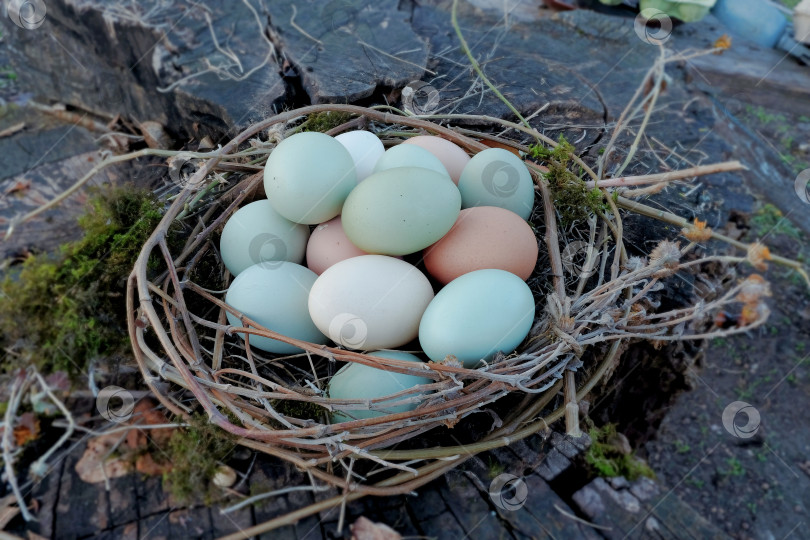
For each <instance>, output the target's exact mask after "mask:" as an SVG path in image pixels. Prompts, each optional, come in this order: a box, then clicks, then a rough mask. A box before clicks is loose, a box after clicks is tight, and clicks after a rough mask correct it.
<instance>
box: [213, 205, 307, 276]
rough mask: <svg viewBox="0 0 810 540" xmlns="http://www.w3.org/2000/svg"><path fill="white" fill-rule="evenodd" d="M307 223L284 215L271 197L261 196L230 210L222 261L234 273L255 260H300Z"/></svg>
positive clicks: (224, 229)
mask: <svg viewBox="0 0 810 540" xmlns="http://www.w3.org/2000/svg"><path fill="white" fill-rule="evenodd" d="M308 239H309V227H307V226H306V225H299V224H298V223H293V222H292V221H290V220H288V219H285V218H283V217H282V216H281V215H279V213H278V212H276V211H275V210H274V209H273V206H272V205H271V204H270V201H267V200H260V201H255V202H252V203H250V204H248V205H245V206H243V207H242V208H240V209H239V210H237V211H236V212H234V213H233V215H232V216H231V217H230V218H229V219H228V221H227V222H226V223H225V227H223V229H222V235H221V236H220V239H219V250H220V254H221V255H222V262H224V263H225V267H226V268H227V269H228V271H229V272H230V273H231V274H233V275H234V276H237V275H239V274H240V273H241V272H242V271H243V270H244V269H246V268H247V267H249V266H253V265H254V264H259V263H263V264H266V265H267V264H273V263H274V262H276V261H290V262H294V263H300V262H302V261H303V260H304V252H305V251H306V249H307V240H308Z"/></svg>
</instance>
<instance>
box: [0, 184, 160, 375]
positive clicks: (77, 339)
mask: <svg viewBox="0 0 810 540" xmlns="http://www.w3.org/2000/svg"><path fill="white" fill-rule="evenodd" d="M89 207H90V209H89V210H88V212H87V213H86V214H85V215H84V216H83V217H81V218H80V219H79V225H80V226H81V228H82V229H83V231H84V237H83V238H82V239H81V240H78V241H76V242H71V243H68V244H65V245H63V246H61V248H60V249H59V252H58V253H56V254H41V255H34V256H30V257H28V258H27V259H26V260H25V261H24V263H23V264H22V265H21V266H20V267H17V268H12V269H11V270H10V271H9V272H8V275H6V276H5V278H4V279H3V281H2V282H0V298H2V301H0V345H2V346H3V347H7V348H9V349H11V350H13V351H14V352H15V353H17V354H15V355H14V357H9V358H8V359H7V360H6V361H5V362H4V363H3V365H2V366H0V369H3V370H9V369H13V368H15V367H20V366H21V365H23V364H25V363H28V362H29V361H30V362H32V363H34V364H36V365H37V366H38V367H39V368H40V369H42V370H43V371H45V372H52V371H54V370H64V371H66V372H68V373H70V374H72V375H74V376H75V375H78V374H79V373H82V372H83V371H84V370H85V368H86V366H87V364H88V361H89V360H90V359H92V358H95V357H104V358H114V357H116V356H118V355H120V354H122V353H124V352H125V351H128V350H129V338H128V335H127V332H126V312H125V301H124V292H125V286H126V279H127V276H128V275H129V273H130V272H131V270H132V267H133V265H134V263H135V260H136V258H137V257H138V254H139V252H140V250H141V247H142V246H143V244H144V242H145V241H146V239H147V238H148V237H149V235H150V234H151V233H152V231H153V230H154V229H155V227H156V226H157V224H158V222H159V221H160V219H161V217H162V205H161V204H160V202H159V201H158V200H157V199H156V198H155V197H154V196H153V195H152V194H151V193H150V192H148V191H145V190H137V189H133V188H103V189H97V190H95V192H94V193H93V195H92V198H91V199H90V202H89ZM156 263H157V259H156V260H155V264H154V265H153V266H156Z"/></svg>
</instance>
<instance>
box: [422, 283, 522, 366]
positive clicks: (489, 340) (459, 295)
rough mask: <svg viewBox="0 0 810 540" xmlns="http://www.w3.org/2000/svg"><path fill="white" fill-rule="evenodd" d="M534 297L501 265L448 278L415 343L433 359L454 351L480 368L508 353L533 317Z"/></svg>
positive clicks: (443, 356) (427, 312)
mask: <svg viewBox="0 0 810 540" xmlns="http://www.w3.org/2000/svg"><path fill="white" fill-rule="evenodd" d="M534 313H535V305H534V297H533V296H532V291H531V289H529V286H528V285H526V283H525V282H524V281H523V280H522V279H520V278H519V277H517V276H516V275H514V274H512V273H511V272H507V271H505V270H494V269H493V270H476V271H474V272H470V273H468V274H464V275H463V276H461V277H458V278H456V279H454V280H453V281H451V282H450V283H448V284H447V285H446V286H445V287H444V288H443V289H442V290H441V291H439V294H437V295H436V296H435V298H434V299H433V300H432V301H431V302H430V304H429V305H428V307H427V309H426V310H425V313H424V315H422V320H421V322H420V323H419V343H420V344H421V345H422V349H423V350H424V351H425V354H426V355H427V356H428V357H429V358H430V359H431V360H433V361H435V362H441V361H442V360H444V359H445V357H446V356H447V355H453V356H455V357H456V358H457V359H458V360H459V361H460V362H461V363H462V364H464V367H467V368H476V367H480V362H481V360H487V361H488V360H491V359H492V358H493V357H494V356H495V354H496V353H497V352H498V351H502V352H503V353H505V354H509V353H511V352H512V351H514V350H515V348H516V347H517V346H518V345H520V343H521V342H522V341H523V340H524V339H526V336H527V335H528V334H529V330H531V327H532V323H533V322H534Z"/></svg>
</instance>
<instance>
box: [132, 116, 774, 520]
mask: <svg viewBox="0 0 810 540" xmlns="http://www.w3.org/2000/svg"><path fill="white" fill-rule="evenodd" d="M324 115H332V116H331V120H332V122H331V125H330V124H329V123H324V122H323V119H324V118H325V117H324ZM335 118H338V119H340V120H339V125H337V126H336V127H335V126H334V120H335ZM448 119H449V120H453V119H455V120H456V121H458V122H460V121H464V122H465V125H468V126H469V125H470V122H472V121H474V122H476V124H477V125H478V126H479V128H478V131H473V130H471V129H463V128H458V127H457V128H450V127H446V126H445V125H441V124H439V123H436V122H433V121H431V120H428V119H425V118H422V117H415V116H412V115H408V114H403V113H401V112H399V111H396V110H395V109H392V108H390V107H383V108H364V107H357V106H349V105H313V106H309V107H305V108H302V109H298V110H293V111H288V112H284V113H282V114H278V115H276V116H273V117H271V118H268V119H266V120H264V121H262V122H260V123H257V124H255V125H253V126H251V127H250V128H248V129H246V130H245V131H244V132H242V133H241V134H239V135H238V136H237V137H235V138H234V139H233V140H231V141H230V142H229V143H228V144H226V145H225V146H223V147H221V148H219V149H217V150H214V151H210V152H199V153H196V152H185V153H182V154H178V155H177V156H175V157H174V158H173V159H174V160H181V161H182V162H183V163H191V162H193V163H194V164H195V166H196V167H197V170H196V172H194V173H193V174H192V175H191V176H190V177H188V178H186V177H184V175H183V174H182V170H183V169H181V168H180V167H179V166H178V165H177V163H174V164H172V169H171V170H172V173H171V174H170V176H171V177H172V178H173V179H174V180H175V181H178V182H179V183H180V184H182V189H181V191H180V192H179V194H177V195H176V197H175V198H174V200H173V202H172V203H171V205H170V206H169V207H168V209H167V211H166V214H165V217H164V218H163V220H162V222H161V223H160V225H159V226H158V228H157V229H156V230H155V231H154V233H153V234H152V236H151V237H150V238H149V240H148V241H147V242H146V244H145V245H144V246H143V249H142V251H141V254H140V257H139V259H138V261H137V263H136V265H135V268H134V270H133V272H132V274H131V275H130V277H129V280H128V288H127V307H128V317H129V320H128V322H129V332H130V337H131V340H132V344H133V348H134V354H135V357H136V359H137V362H138V364H139V366H140V370H141V372H142V374H143V377H144V379H145V381H146V383H147V384H148V385H149V387H150V388H151V390H152V391H153V392H154V393H155V395H156V396H157V397H158V398H159V399H160V401H161V402H162V403H163V404H164V405H165V406H166V408H167V409H169V410H171V411H173V412H174V413H175V414H178V415H181V416H186V415H188V414H189V413H191V412H192V411H195V410H200V409H202V410H204V411H205V413H207V415H208V417H209V418H210V421H211V422H212V423H214V424H216V425H217V426H219V427H220V428H221V429H222V430H224V431H227V432H228V433H231V434H232V435H234V436H236V437H238V439H239V441H240V443H241V444H243V445H245V446H248V447H251V448H254V449H257V450H260V451H262V452H266V453H267V454H270V455H273V456H277V457H279V458H282V459H284V460H286V461H289V462H291V463H292V464H294V465H295V466H296V467H298V468H301V469H304V470H307V471H308V472H310V473H311V475H312V476H313V477H314V478H316V479H317V480H319V481H321V482H323V483H326V484H330V485H332V486H334V487H337V488H338V489H341V490H342V491H343V495H341V496H340V497H338V498H337V499H335V500H334V501H332V502H331V503H330V502H324V503H323V504H325V505H328V504H339V502H336V501H338V500H339V501H340V502H345V501H347V500H351V499H353V498H357V497H362V496H364V495H391V494H400V493H407V492H410V491H412V490H414V489H415V488H416V487H418V486H420V485H422V484H425V483H426V482H428V481H430V480H431V479H433V478H436V477H438V476H440V475H442V474H444V473H445V472H446V471H447V470H448V469H450V468H452V467H455V466H457V465H458V464H459V463H461V462H463V461H464V460H466V459H468V458H469V457H470V456H472V455H474V454H475V453H477V452H481V451H484V450H489V449H493V448H496V447H500V446H504V445H508V444H509V443H510V442H511V441H515V440H518V439H521V438H524V437H527V436H529V435H531V434H533V433H536V432H538V431H540V430H543V429H545V428H547V426H549V424H551V423H552V422H554V421H556V420H558V419H561V418H563V417H565V418H566V431H567V432H568V433H569V434H571V435H578V434H579V418H578V414H579V413H578V400H580V399H581V398H582V397H583V396H585V395H586V394H588V393H589V392H590V391H591V390H592V389H593V388H594V387H595V385H597V384H598V383H599V381H601V380H603V379H604V378H605V375H606V374H607V373H609V372H610V371H611V370H612V369H613V368H614V367H615V365H616V363H617V360H618V356H619V354H620V353H621V351H622V350H623V349H624V346H625V345H626V344H627V343H628V342H630V341H633V340H650V341H653V342H654V343H655V344H656V345H661V344H665V343H666V342H669V341H674V340H682V339H703V338H706V337H710V336H720V335H726V334H731V333H735V332H740V331H746V330H750V329H751V328H754V327H756V326H758V325H761V324H762V323H763V322H764V321H765V319H766V318H767V315H768V310H767V307H766V306H765V304H764V303H763V302H762V301H761V300H762V298H763V297H764V296H767V295H768V294H769V291H768V286H767V283H766V282H765V281H764V280H763V279H762V278H760V277H759V276H758V275H756V274H754V275H751V276H749V277H748V278H746V279H737V280H736V281H735V282H732V283H730V284H729V285H727V286H726V288H725V289H722V290H721V289H717V290H715V292H714V293H713V294H712V295H709V296H707V297H705V298H702V299H700V300H699V301H697V302H696V303H695V304H694V305H687V306H681V307H678V308H677V309H673V310H672V311H665V312H656V308H657V307H658V306H659V302H658V301H656V293H657V291H660V290H661V289H663V288H664V287H665V285H664V283H665V282H666V280H668V279H672V276H674V275H675V274H677V273H678V272H681V271H686V272H689V271H692V270H694V269H696V268H699V267H700V266H701V265H703V264H705V263H708V262H715V263H718V262H719V263H723V264H738V263H745V262H748V263H752V264H755V265H759V266H761V265H763V264H765V261H766V260H768V259H769V258H770V254H769V253H768V252H767V249H766V248H764V246H760V245H759V244H755V245H753V246H743V247H746V251H745V253H744V254H743V255H742V256H739V257H736V256H729V255H707V256H699V255H697V254H696V252H697V251H699V250H696V248H697V247H698V246H699V244H700V243H703V242H706V241H708V240H710V239H711V238H713V237H714V238H720V239H721V240H722V239H723V238H722V237H721V236H720V235H718V234H717V233H715V232H713V231H711V230H710V229H708V228H707V227H705V224H704V223H701V222H699V221H695V222H694V223H691V224H687V223H686V221H684V220H683V219H681V218H679V217H677V216H673V215H671V214H667V213H665V212H659V211H653V210H652V209H651V208H649V207H646V206H644V205H642V204H640V203H638V202H636V201H635V200H633V199H631V198H628V197H625V196H622V195H617V190H618V189H620V188H621V189H627V187H628V186H654V187H656V188H657V187H659V186H661V185H662V184H665V183H666V182H670V181H672V180H677V179H679V178H690V177H694V176H699V175H701V174H708V173H711V172H718V171H723V170H733V169H735V168H739V167H740V166H739V164H738V163H731V164H719V165H710V166H703V167H698V168H695V169H690V170H687V171H680V172H667V173H665V174H658V175H655V174H654V175H647V176H644V177H622V178H613V179H607V180H601V179H600V178H599V176H598V175H597V174H596V173H595V172H594V171H593V170H592V169H591V168H590V167H589V166H588V165H587V164H585V163H584V162H583V161H582V160H581V159H580V158H579V157H577V156H576V155H574V154H573V153H572V152H571V147H570V146H567V145H565V144H560V143H556V142H554V141H551V140H550V139H548V138H546V137H544V136H543V135H542V134H541V133H539V132H537V131H535V130H534V129H532V128H530V127H528V126H525V125H521V124H512V123H509V122H506V121H503V120H499V119H495V118H488V117H462V116H461V115H456V116H455V117H445V118H444V119H443V120H448ZM319 125H325V126H326V127H327V128H328V129H326V132H327V133H328V134H331V135H334V134H337V133H340V132H342V131H347V130H351V129H357V128H361V127H362V128H364V129H367V130H370V131H372V132H374V133H376V134H377V135H378V136H379V137H380V138H381V139H382V140H383V142H384V143H385V144H386V145H387V146H390V145H393V144H398V143H399V142H402V141H403V140H404V139H405V138H407V137H408V136H410V135H416V134H433V135H437V136H439V137H443V138H446V139H448V140H450V141H452V142H454V143H455V144H457V145H458V146H460V147H462V148H463V149H465V150H466V151H467V152H468V153H469V154H475V153H477V152H480V151H482V150H484V149H486V148H489V147H490V146H491V145H496V146H501V147H506V148H509V149H512V150H514V151H517V152H519V153H520V155H521V156H523V157H524V158H525V163H526V165H527V167H528V168H529V170H530V171H531V173H532V176H533V179H534V181H535V185H536V194H537V197H536V201H537V203H536V208H535V210H534V212H533V215H532V218H531V221H532V225H533V228H534V229H535V231H536V234H537V239H538V242H540V244H541V246H545V249H542V248H541V257H540V260H539V262H538V265H537V268H536V269H535V271H534V274H533V275H532V276H531V278H530V279H529V281H528V283H529V285H530V287H531V289H532V291H533V294H534V298H535V303H536V307H537V309H536V318H535V321H534V324H533V326H532V328H531V331H530V334H529V336H528V337H527V338H526V339H525V341H524V342H523V343H522V344H521V345H520V346H519V347H518V348H517V350H515V351H503V352H502V354H498V355H497V357H496V358H495V359H494V360H493V361H491V362H489V363H487V364H486V365H484V366H482V367H480V368H477V369H466V368H465V367H463V366H462V365H461V364H460V363H459V362H457V361H455V359H454V358H453V357H452V356H448V357H447V358H446V359H445V360H444V361H442V362H425V363H422V364H419V365H415V363H413V362H407V361H401V360H394V359H388V358H380V357H375V356H370V355H368V354H364V353H363V352H359V351H353V350H346V349H344V348H342V347H339V346H327V345H321V344H315V343H308V342H304V341H301V340H298V339H293V338H290V337H288V336H284V335H280V334H279V333H277V332H274V331H273V329H272V328H264V327H262V326H261V325H259V324H258V323H257V322H256V321H253V320H251V319H250V318H248V317H246V316H245V315H244V314H242V313H239V312H238V311H236V310H235V309H233V308H232V307H231V306H229V305H228V304H226V303H225V301H224V297H225V295H224V293H225V289H226V288H227V285H228V283H229V278H230V276H229V275H228V273H227V271H226V270H225V269H224V266H223V265H222V263H221V260H220V259H219V255H218V252H217V246H218V232H219V231H220V230H221V228H222V226H223V224H224V223H225V221H226V220H227V219H228V217H229V216H230V215H232V214H233V213H234V212H235V211H236V210H237V209H238V208H240V206H242V205H243V204H245V203H246V202H249V201H251V200H252V199H254V198H257V197H261V196H262V194H261V186H262V165H263V163H264V161H265V160H266V159H267V156H268V155H269V154H270V153H271V152H272V151H273V148H274V147H275V146H276V145H277V144H278V143H279V142H280V141H281V140H283V139H284V138H285V137H287V136H289V135H290V134H291V133H295V132H298V131H300V130H302V129H307V128H312V129H320V128H319ZM488 127H489V129H488ZM492 127H498V128H508V129H510V130H512V131H513V132H515V133H517V134H518V136H522V137H524V138H526V139H532V140H533V143H535V144H534V145H533V146H531V147H530V146H525V145H524V144H522V143H521V142H518V141H516V140H512V139H507V138H504V137H499V136H496V135H493V134H492V131H493V130H492V129H491V128H492ZM518 136H516V137H515V139H517V138H518ZM538 149H543V150H538ZM533 156H534V157H533ZM568 164H570V166H568ZM569 169H570V170H569ZM566 171H567V174H565V173H566ZM572 171H577V173H579V172H580V171H582V176H583V178H580V176H579V174H577V173H574V172H572ZM644 189H647V188H644ZM572 192H577V193H579V194H580V195H582V197H581V199H582V200H583V201H596V203H598V204H595V206H593V207H592V208H583V213H582V215H583V216H584V217H583V218H582V219H580V220H576V219H574V220H573V221H571V220H570V219H568V220H563V219H561V213H560V208H559V204H560V202H559V201H561V200H562V199H564V198H566V196H567V195H570V193H572ZM583 204H584V203H583ZM628 211H634V212H638V213H642V214H646V215H649V216H652V217H657V218H659V219H664V220H667V221H669V222H670V223H674V224H680V225H682V231H681V237H680V239H678V238H672V239H671V240H665V241H662V242H660V243H659V244H658V245H657V246H656V247H655V248H654V249H653V250H652V251H651V252H650V253H649V254H646V255H645V254H636V255H633V254H632V253H631V252H629V251H628V249H627V248H626V247H625V245H624V242H623V229H622V215H623V214H624V213H626V212H628ZM178 220H184V221H185V222H186V223H188V222H191V223H194V224H195V225H194V226H193V230H191V231H190V232H186V233H185V234H184V235H183V237H182V238H181V239H180V241H178V239H177V238H174V239H173V238H172V230H173V226H174V225H173V224H176V222H177V221H178ZM572 246H576V247H575V248H572ZM202 268H205V270H204V271H202V270H201V269H202ZM200 276H202V277H205V278H206V279H208V278H211V276H214V278H215V279H214V280H213V282H214V283H216V284H217V285H214V286H212V285H211V284H210V283H208V282H206V283H201V282H200V281H201V279H197V278H199V277H200ZM213 289H218V290H213ZM228 312H229V313H231V314H232V315H234V316H236V317H238V320H240V321H241V327H235V326H231V325H229V324H228V321H227V318H226V313H228ZM720 312H727V313H734V314H735V316H736V319H735V320H736V321H737V322H736V323H735V324H732V325H726V326H724V327H721V326H715V325H707V324H704V323H705V322H706V321H707V320H712V316H713V315H714V314H717V313H720ZM705 328H709V330H704V329H705ZM237 333H241V334H244V335H246V336H247V338H248V339H244V340H243V339H240V338H239V337H238V336H237V335H236V334H237ZM253 336H263V337H268V338H272V339H275V340H279V341H282V342H285V343H288V344H291V345H294V346H296V347H299V348H300V349H302V350H303V351H304V352H303V353H301V354H297V355H293V356H285V357H281V356H278V355H275V356H274V355H268V354H265V353H263V352H261V351H259V352H257V351H256V350H255V348H253V349H252V348H251V347H250V338H251V337H253ZM347 362H354V363H359V364H364V365H367V366H373V367H375V368H377V369H380V370H386V371H392V372H398V373H406V374H412V375H418V376H420V377H425V378H428V379H430V380H431V382H430V383H429V384H424V385H420V386H417V387H414V388H412V389H409V390H405V391H402V392H399V393H398V394H395V395H393V396H387V397H384V398H380V399H377V400H347V399H340V400H338V399H331V398H330V397H329V396H328V395H327V392H326V391H325V389H326V388H327V385H328V382H329V378H330V377H331V376H332V375H333V374H334V373H335V372H336V371H337V369H338V368H339V367H340V366H341V365H343V364H345V363H347ZM383 401H386V402H385V403H383ZM507 402H508V403H509V406H508V407H503V406H499V403H501V404H502V403H507ZM392 403H396V404H404V403H409V404H416V405H417V406H416V407H415V408H414V409H413V410H411V411H409V412H398V413H394V414H383V415H381V416H377V417H373V418H363V419H356V420H350V421H344V422H340V423H332V422H330V417H331V416H330V412H332V411H342V412H343V413H344V414H345V415H347V416H350V417H351V416H352V412H353V411H358V410H380V411H385V410H386V408H388V407H390V406H391V404H392ZM476 413H486V415H487V416H488V417H491V419H492V420H491V422H487V423H486V425H487V426H490V425H491V427H488V428H487V429H485V430H483V431H481V430H480V429H479V430H478V431H474V432H473V431H470V430H467V429H464V428H462V427H461V426H464V425H466V424H465V422H468V421H469V418H470V417H471V416H472V415H475V414H476ZM479 418H480V417H479ZM476 425H477V426H480V425H481V422H478V423H477V424H476ZM460 429H461V430H462V431H463V432H462V431H456V432H455V433H456V435H457V436H455V437H448V436H447V434H448V433H449V434H450V435H453V433H454V430H460ZM448 441H450V443H449V444H448ZM453 441H460V442H453ZM365 464H368V465H369V466H366V465H365ZM364 467H365V469H364ZM372 467H373V468H375V469H378V470H379V469H380V468H382V469H384V470H385V471H386V474H383V475H380V476H375V477H370V476H369V475H364V473H363V471H364V470H365V471H366V472H368V470H369V469H371V468H372ZM324 507H325V506H324Z"/></svg>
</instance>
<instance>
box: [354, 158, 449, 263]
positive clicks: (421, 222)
mask: <svg viewBox="0 0 810 540" xmlns="http://www.w3.org/2000/svg"><path fill="white" fill-rule="evenodd" d="M460 210H461V194H460V193H459V191H458V188H457V187H456V185H455V184H453V182H452V181H451V180H450V179H449V178H448V177H447V176H446V175H444V174H441V173H438V172H436V171H431V170H428V169H422V168H418V167H399V168H396V169H388V170H387V171H381V172H378V173H374V174H372V175H371V176H369V177H368V178H367V179H366V180H365V181H364V182H363V183H361V184H359V185H358V186H357V187H356V188H355V189H354V190H353V191H352V192H351V194H350V195H349V198H348V199H346V203H345V204H344V206H343V215H342V216H341V217H342V221H343V230H344V231H346V236H348V237H349V240H351V241H352V243H353V244H354V245H356V246H357V247H359V248H360V249H362V250H364V251H367V252H369V253H379V254H386V255H407V254H409V253H415V252H417V251H419V250H421V249H424V248H426V247H428V246H429V245H431V244H433V243H434V242H436V241H437V240H438V239H439V238H441V237H442V236H444V235H445V234H446V233H447V231H449V230H450V228H451V227H452V226H453V223H455V221H456V218H458V214H459V211H460Z"/></svg>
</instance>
